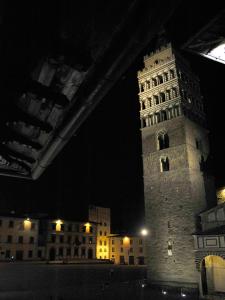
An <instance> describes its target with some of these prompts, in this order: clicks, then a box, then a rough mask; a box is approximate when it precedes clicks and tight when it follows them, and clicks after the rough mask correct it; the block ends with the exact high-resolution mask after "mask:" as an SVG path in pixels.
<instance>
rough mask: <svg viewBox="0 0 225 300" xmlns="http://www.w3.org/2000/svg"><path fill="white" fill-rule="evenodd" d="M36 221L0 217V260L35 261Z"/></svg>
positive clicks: (36, 243) (36, 244)
mask: <svg viewBox="0 0 225 300" xmlns="http://www.w3.org/2000/svg"><path fill="white" fill-rule="evenodd" d="M38 223H39V221H38V220H36V219H29V218H20V217H15V216H12V217H11V216H0V260H3V261H4V260H5V261H8V260H14V259H15V260H35V259H37V246H38Z"/></svg>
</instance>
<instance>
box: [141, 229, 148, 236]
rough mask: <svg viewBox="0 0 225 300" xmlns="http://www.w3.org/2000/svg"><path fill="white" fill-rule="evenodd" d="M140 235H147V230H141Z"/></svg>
mask: <svg viewBox="0 0 225 300" xmlns="http://www.w3.org/2000/svg"><path fill="white" fill-rule="evenodd" d="M141 235H143V236H146V235H148V230H147V229H145V228H143V229H142V230H141Z"/></svg>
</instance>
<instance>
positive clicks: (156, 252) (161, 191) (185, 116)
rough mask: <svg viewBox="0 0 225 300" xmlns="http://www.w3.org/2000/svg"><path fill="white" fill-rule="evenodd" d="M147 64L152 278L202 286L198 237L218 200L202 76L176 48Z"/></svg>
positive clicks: (143, 112)
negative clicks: (201, 218)
mask: <svg viewBox="0 0 225 300" xmlns="http://www.w3.org/2000/svg"><path fill="white" fill-rule="evenodd" d="M144 64H145V67H144V69H143V70H142V71H140V72H138V82H139V87H140V92H139V100H140V117H141V124H142V145H143V166H144V188H145V210H146V211H145V212H146V223H147V225H148V227H149V230H150V237H149V241H148V256H149V258H148V279H149V281H150V282H151V283H152V284H159V285H174V286H183V287H193V288H197V287H198V282H199V274H198V272H197V269H196V266H195V255H194V245H193V244H194V243H193V237H192V234H193V233H194V232H195V231H196V229H197V228H196V226H197V215H198V213H199V212H201V211H202V210H204V209H205V208H206V206H207V202H210V201H213V197H211V195H212V194H213V193H209V192H208V191H207V189H209V190H211V191H212V189H213V183H212V181H211V179H210V178H209V177H208V176H207V175H206V174H205V172H204V166H205V162H206V160H207V157H208V154H209V146H208V139H207V130H206V128H205V125H204V124H205V115H204V112H203V105H202V97H201V95H200V90H199V83H198V78H197V77H196V76H195V75H194V74H193V73H192V72H191V70H190V67H189V65H188V63H187V62H186V61H185V60H184V59H183V58H182V57H181V56H180V55H179V54H178V53H176V52H175V51H174V49H173V48H172V46H171V44H167V45H166V46H164V47H161V48H160V49H158V50H157V51H156V52H154V53H151V54H150V55H149V56H145V58H144ZM206 183H207V184H206Z"/></svg>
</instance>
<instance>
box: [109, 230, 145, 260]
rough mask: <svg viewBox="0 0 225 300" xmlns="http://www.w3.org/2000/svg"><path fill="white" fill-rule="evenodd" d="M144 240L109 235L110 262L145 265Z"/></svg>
mask: <svg viewBox="0 0 225 300" xmlns="http://www.w3.org/2000/svg"><path fill="white" fill-rule="evenodd" d="M145 238H146V237H142V236H133V235H132V236H130V235H129V236H123V235H118V234H111V235H110V237H109V256H110V260H112V261H113V262H114V263H115V264H129V265H143V264H145V263H146V259H147V258H146V243H145Z"/></svg>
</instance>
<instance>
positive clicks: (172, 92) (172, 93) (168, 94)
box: [140, 87, 179, 110]
mask: <svg viewBox="0 0 225 300" xmlns="http://www.w3.org/2000/svg"><path fill="white" fill-rule="evenodd" d="M178 96H179V89H178V87H173V88H172V89H168V90H166V91H165V92H160V93H158V94H156V95H153V96H152V97H148V98H147V99H145V100H141V101H140V105H141V110H143V109H146V108H149V107H152V106H154V105H158V104H160V103H163V102H165V101H167V100H171V99H174V98H176V97H178Z"/></svg>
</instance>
